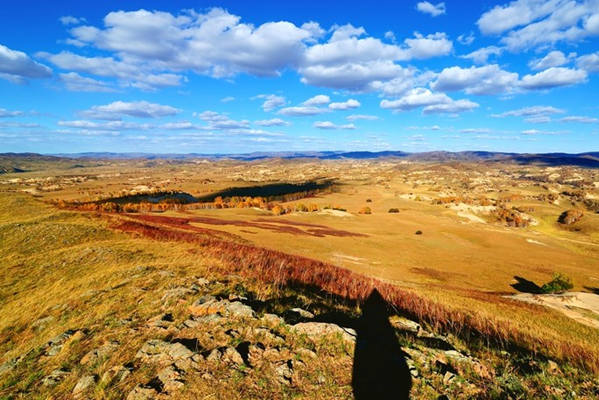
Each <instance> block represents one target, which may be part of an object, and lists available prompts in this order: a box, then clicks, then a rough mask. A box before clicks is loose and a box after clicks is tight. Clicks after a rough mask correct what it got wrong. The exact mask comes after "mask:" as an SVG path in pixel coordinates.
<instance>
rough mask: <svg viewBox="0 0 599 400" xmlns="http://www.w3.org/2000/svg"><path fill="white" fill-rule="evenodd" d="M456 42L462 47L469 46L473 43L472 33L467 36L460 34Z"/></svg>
mask: <svg viewBox="0 0 599 400" xmlns="http://www.w3.org/2000/svg"><path fill="white" fill-rule="evenodd" d="M456 40H457V41H458V43H460V44H463V45H464V46H470V45H471V44H472V43H473V42H474V33H472V32H470V33H469V34H468V35H466V34H461V35H460V36H458V38H457V39H456Z"/></svg>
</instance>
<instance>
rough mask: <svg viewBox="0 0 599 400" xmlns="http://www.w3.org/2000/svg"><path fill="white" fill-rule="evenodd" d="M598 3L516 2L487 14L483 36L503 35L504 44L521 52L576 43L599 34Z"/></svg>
mask: <svg viewBox="0 0 599 400" xmlns="http://www.w3.org/2000/svg"><path fill="white" fill-rule="evenodd" d="M597 15H598V13H597V2H596V0H586V1H571V0H517V1H512V2H511V3H509V4H508V5H504V6H496V7H494V8H493V9H491V10H490V11H488V12H486V13H484V14H483V15H482V16H481V18H480V19H479V20H478V22H477V24H478V26H479V28H480V30H481V32H482V33H483V34H502V33H504V32H506V31H509V32H508V33H507V35H505V36H503V37H502V39H501V42H502V43H503V44H505V45H506V46H507V47H508V48H509V49H510V50H512V51H521V50H526V49H530V48H534V47H537V46H544V45H548V44H554V43H556V42H560V41H569V42H575V41H578V40H581V39H583V38H585V37H587V36H589V35H596V34H598V33H599V16H597Z"/></svg>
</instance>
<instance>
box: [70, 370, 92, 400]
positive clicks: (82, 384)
mask: <svg viewBox="0 0 599 400" xmlns="http://www.w3.org/2000/svg"><path fill="white" fill-rule="evenodd" d="M95 385H96V376H94V375H86V376H83V377H81V379H79V381H77V384H76V385H75V387H74V388H73V398H75V399H82V398H85V397H86V394H87V392H89V391H91V389H92V388H93V387H94V386H95Z"/></svg>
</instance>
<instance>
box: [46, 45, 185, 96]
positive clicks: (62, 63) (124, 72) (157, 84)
mask: <svg viewBox="0 0 599 400" xmlns="http://www.w3.org/2000/svg"><path fill="white" fill-rule="evenodd" d="M38 56H40V57H43V58H45V59H47V60H48V61H50V62H51V63H52V64H54V65H56V66H58V67H59V68H62V69H66V70H72V71H78V72H84V73H88V74H93V75H97V76H102V77H116V78H118V79H119V80H120V81H121V85H122V86H131V87H135V88H138V89H142V90H152V89H156V88H164V87H171V86H179V85H180V84H181V82H182V81H184V80H185V77H184V76H182V75H180V74H172V73H157V74H155V73H151V72H150V71H151V69H150V68H148V67H145V66H143V65H140V64H139V63H137V62H134V61H132V60H131V61H127V62H125V61H118V60H115V59H114V58H112V57H83V56H79V55H77V54H73V53H71V52H68V51H63V52H60V53H58V54H49V53H43V52H42V53H38Z"/></svg>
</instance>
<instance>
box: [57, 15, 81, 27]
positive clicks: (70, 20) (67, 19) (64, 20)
mask: <svg viewBox="0 0 599 400" xmlns="http://www.w3.org/2000/svg"><path fill="white" fill-rule="evenodd" d="M58 20H59V21H60V23H61V24H63V25H78V24H82V23H84V22H85V21H86V20H85V18H77V17H73V16H72V15H65V16H64V17H60V18H58Z"/></svg>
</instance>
